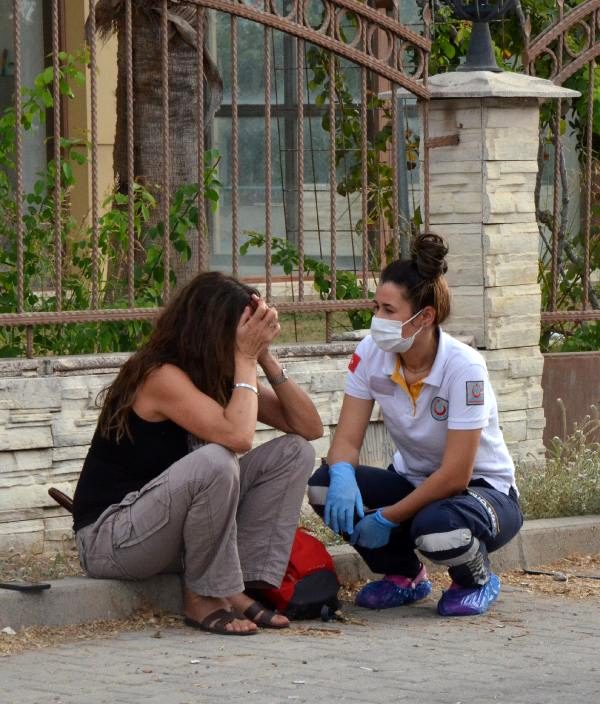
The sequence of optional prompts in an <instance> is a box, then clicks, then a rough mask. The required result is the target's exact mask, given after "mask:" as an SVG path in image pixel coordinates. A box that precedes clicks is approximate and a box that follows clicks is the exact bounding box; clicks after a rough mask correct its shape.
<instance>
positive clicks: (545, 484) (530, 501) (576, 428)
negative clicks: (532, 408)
mask: <svg viewBox="0 0 600 704" xmlns="http://www.w3.org/2000/svg"><path fill="white" fill-rule="evenodd" d="M557 403H558V405H559V406H560V408H561V411H562V414H563V432H562V437H560V438H559V437H555V438H553V440H552V442H551V443H550V446H549V447H548V450H547V458H546V463H545V465H544V466H542V467H538V466H535V465H530V464H528V463H524V464H523V465H521V466H517V486H518V487H519V490H520V492H521V499H520V500H521V507H522V509H523V513H524V515H525V517H526V518H555V517H558V516H583V515H586V514H597V513H600V443H599V442H597V438H598V433H599V432H600V410H599V409H598V407H597V406H595V405H592V406H590V414H589V415H587V416H586V417H585V418H584V419H583V420H582V421H581V422H579V423H574V424H573V428H572V431H571V432H569V430H568V427H567V421H566V411H565V407H564V403H563V402H562V400H561V399H557Z"/></svg>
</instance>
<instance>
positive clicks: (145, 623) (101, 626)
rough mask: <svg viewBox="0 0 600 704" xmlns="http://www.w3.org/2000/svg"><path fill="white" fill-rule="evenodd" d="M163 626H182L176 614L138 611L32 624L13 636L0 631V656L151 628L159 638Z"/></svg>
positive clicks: (155, 636)
mask: <svg viewBox="0 0 600 704" xmlns="http://www.w3.org/2000/svg"><path fill="white" fill-rule="evenodd" d="M166 628H183V621H182V618H181V617H180V616H175V615H173V614H165V613H162V612H155V611H153V610H151V609H147V610H141V611H139V612H137V613H135V614H134V615H133V616H132V617H131V618H129V619H126V620H122V621H118V620H111V621H92V622H91V623H85V624H79V625H72V626H63V627H61V628H49V627H47V626H35V627H32V628H24V629H22V630H20V631H19V632H18V633H16V634H15V635H9V634H6V633H2V632H0V657H6V656H8V655H17V654H19V653H22V652H24V651H25V650H38V649H41V648H50V647H54V646H56V645H60V644H61V643H75V642H79V641H86V640H91V639H93V638H110V637H113V636H116V635H118V634H119V633H126V632H131V631H144V630H147V629H151V630H150V632H149V633H148V637H152V638H160V637H161V635H162V631H163V630H164V629H166Z"/></svg>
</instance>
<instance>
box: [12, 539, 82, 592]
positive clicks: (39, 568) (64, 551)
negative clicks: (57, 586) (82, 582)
mask: <svg viewBox="0 0 600 704" xmlns="http://www.w3.org/2000/svg"><path fill="white" fill-rule="evenodd" d="M82 574H84V572H83V570H82V569H81V565H80V564H79V557H78V555H77V550H76V548H75V546H74V545H72V544H71V541H65V542H64V543H63V546H62V547H61V549H60V550H57V551H56V552H54V553H51V554H42V555H41V554H39V553H31V552H17V551H13V552H10V553H9V554H8V555H5V556H3V557H0V578H1V579H2V581H4V582H13V581H18V580H24V581H26V582H41V581H43V580H47V579H62V578H63V577H75V576H78V575H82Z"/></svg>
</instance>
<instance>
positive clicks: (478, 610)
mask: <svg viewBox="0 0 600 704" xmlns="http://www.w3.org/2000/svg"><path fill="white" fill-rule="evenodd" d="M498 594H500V580H499V579H498V577H497V576H496V575H495V574H493V573H492V574H491V575H490V578H489V579H488V581H487V582H486V583H485V584H484V585H483V586H482V587H460V586H458V585H456V584H453V585H452V586H451V587H450V589H447V590H446V591H445V592H444V593H443V594H442V598H441V599H440V600H439V602H438V613H439V614H440V616H475V615H477V614H483V613H485V612H486V611H487V610H488V609H489V607H490V605H491V604H493V603H494V601H496V599H497V598H498Z"/></svg>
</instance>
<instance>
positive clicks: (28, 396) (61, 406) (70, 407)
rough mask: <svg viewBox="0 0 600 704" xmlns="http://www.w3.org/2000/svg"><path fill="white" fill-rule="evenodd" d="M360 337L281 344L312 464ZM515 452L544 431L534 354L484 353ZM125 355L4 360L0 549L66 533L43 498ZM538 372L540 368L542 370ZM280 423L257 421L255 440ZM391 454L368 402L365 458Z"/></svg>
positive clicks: (82, 444)
mask: <svg viewBox="0 0 600 704" xmlns="http://www.w3.org/2000/svg"><path fill="white" fill-rule="evenodd" d="M356 344H357V343H356V342H337V343H332V344H331V345H314V346H312V347H309V346H306V347H302V346H289V347H281V348H279V349H278V354H279V357H280V359H282V360H284V361H285V364H286V366H287V368H288V370H289V372H290V375H291V376H293V378H294V379H295V380H296V381H297V382H298V383H299V384H300V385H302V387H303V388H304V389H306V391H307V392H308V393H309V394H310V395H311V397H312V398H313V399H314V402H315V404H316V406H317V408H318V410H319V413H320V414H321V418H322V420H323V424H324V427H325V434H324V436H323V437H322V438H320V439H319V440H316V441H314V443H313V444H314V447H315V451H316V457H317V459H316V461H317V464H318V463H319V462H320V457H321V456H324V455H326V454H327V450H328V448H329V444H330V441H331V436H332V434H333V432H334V430H335V425H336V423H337V418H338V415H339V411H340V408H341V403H342V398H343V393H344V391H343V390H344V379H345V375H346V369H347V365H348V360H349V357H350V355H351V353H352V351H353V350H354V347H355V346H356ZM484 354H485V355H486V357H487V359H488V365H489V368H490V374H491V377H492V381H493V383H494V386H495V389H496V394H497V396H498V401H499V405H500V409H501V423H502V426H503V429H504V432H505V436H506V439H507V441H508V443H509V447H510V449H511V450H512V451H513V454H514V456H515V457H517V456H524V455H525V454H526V453H527V452H529V451H530V450H531V451H534V449H535V445H536V442H537V437H538V436H539V437H541V433H542V432H543V413H542V414H540V411H539V408H538V406H537V404H538V398H537V396H536V387H535V385H533V384H531V382H529V381H528V379H530V378H531V375H532V373H534V376H535V374H537V371H538V367H537V364H538V362H537V358H536V357H535V356H534V355H530V356H529V357H528V356H527V355H522V356H520V357H514V358H513V359H508V358H507V357H506V356H505V355H503V354H501V353H498V352H495V351H491V352H484ZM125 359H126V355H103V356H99V357H92V356H89V357H71V358H66V357H65V358H54V359H39V360H10V361H3V362H0V555H1V554H6V553H8V552H9V551H10V550H11V549H14V550H31V551H35V552H42V551H52V550H54V549H56V548H57V547H60V545H61V543H62V542H63V541H65V540H70V539H71V517H70V516H69V515H68V514H66V512H65V511H64V510H63V509H62V508H60V507H59V506H57V505H56V504H55V503H54V501H53V500H52V499H51V498H50V497H49V496H48V493H47V492H48V488H49V487H50V486H55V487H57V488H58V489H61V490H62V491H64V492H65V493H67V494H72V493H73V490H74V488H75V484H76V482H77V477H78V475H79V472H80V470H81V466H82V464H83V460H84V458H85V455H86V453H87V449H88V446H89V442H90V440H91V438H92V434H93V432H94V428H95V425H96V419H97V416H98V408H97V406H96V396H97V394H98V392H99V391H100V390H101V389H102V388H103V387H104V386H106V385H107V384H108V383H110V381H111V380H112V379H113V378H114V375H115V374H116V372H117V370H118V368H119V366H120V365H121V364H122V363H123V361H124V360H125ZM540 373H541V370H540ZM276 434H277V431H274V430H273V429H272V428H269V427H267V426H264V425H261V424H259V426H258V428H257V433H256V437H255V444H256V445H258V444H260V443H262V442H265V441H267V440H269V439H271V438H272V437H275V435H276ZM392 452H393V446H392V444H391V441H390V439H389V437H388V435H387V433H386V431H385V429H384V427H383V423H382V421H381V417H380V412H379V409H378V407H377V406H376V407H375V408H374V410H373V415H372V418H371V424H370V427H369V430H368V432H367V435H366V438H365V443H364V446H363V450H362V455H361V461H363V462H366V463H369V464H373V465H375V466H382V467H385V466H387V464H388V463H389V461H390V458H391V455H392Z"/></svg>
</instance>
